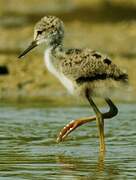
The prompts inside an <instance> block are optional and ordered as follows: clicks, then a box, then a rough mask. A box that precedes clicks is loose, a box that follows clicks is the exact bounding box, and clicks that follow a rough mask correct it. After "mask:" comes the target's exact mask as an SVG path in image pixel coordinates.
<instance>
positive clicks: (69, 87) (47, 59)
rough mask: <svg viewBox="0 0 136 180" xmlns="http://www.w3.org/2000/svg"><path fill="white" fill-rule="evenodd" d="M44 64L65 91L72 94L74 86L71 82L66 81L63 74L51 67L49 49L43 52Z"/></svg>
mask: <svg viewBox="0 0 136 180" xmlns="http://www.w3.org/2000/svg"><path fill="white" fill-rule="evenodd" d="M44 60H45V64H46V66H47V68H48V70H49V71H50V72H51V73H52V74H54V75H55V76H56V77H57V78H58V79H59V80H60V81H61V83H62V84H63V85H64V86H65V87H66V88H67V90H68V91H69V92H70V93H71V94H73V93H74V85H73V82H72V81H71V80H70V79H68V78H67V77H66V76H65V75H64V74H63V73H61V72H59V71H58V70H57V69H56V68H55V67H54V65H53V63H52V61H53V60H52V58H51V49H47V50H46V51H45V56H44Z"/></svg>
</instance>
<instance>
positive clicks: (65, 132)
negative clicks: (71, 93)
mask: <svg viewBox="0 0 136 180" xmlns="http://www.w3.org/2000/svg"><path fill="white" fill-rule="evenodd" d="M105 101H106V102H107V104H108V105H109V108H110V109H109V111H108V112H106V113H102V116H103V118H104V119H108V118H112V117H114V116H115V115H117V112H118V109H117V107H116V106H115V105H114V104H113V102H112V101H111V100H110V99H108V98H107V99H105ZM95 120H96V116H91V117H84V118H80V119H76V120H73V121H71V122H70V123H68V124H67V125H66V126H65V127H64V128H62V129H61V131H60V133H59V135H58V138H57V142H61V141H63V140H64V139H65V138H66V137H67V136H68V135H69V134H70V133H71V132H72V131H74V130H75V129H76V128H77V127H79V126H81V125H83V124H86V123H88V122H92V121H95Z"/></svg>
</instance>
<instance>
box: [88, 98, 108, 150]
mask: <svg viewBox="0 0 136 180" xmlns="http://www.w3.org/2000/svg"><path fill="white" fill-rule="evenodd" d="M86 97H87V99H88V101H89V103H90V105H91V106H92V108H93V110H94V112H95V113H96V123H97V126H98V131H99V138H100V151H101V152H104V151H105V141H104V120H103V116H102V113H101V112H100V111H99V109H98V108H97V106H96V104H95V103H94V101H93V100H92V98H91V97H90V96H89V95H87V96H86Z"/></svg>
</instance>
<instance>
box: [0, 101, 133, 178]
mask: <svg viewBox="0 0 136 180" xmlns="http://www.w3.org/2000/svg"><path fill="white" fill-rule="evenodd" d="M119 109H120V112H119V115H118V116H117V117H115V118H113V119H112V120H105V133H106V144H107V152H106V155H105V160H104V161H103V160H102V159H101V158H100V157H99V152H98V137H97V128H96V124H95V122H92V123H88V124H86V125H84V126H82V127H80V128H79V129H77V130H76V131H75V132H73V133H72V134H71V136H69V138H68V139H67V140H66V141H65V142H63V143H60V144H57V143H56V142H55V140H56V135H57V134H58V132H59V130H60V129H61V128H62V127H63V126H64V125H65V124H66V123H68V122H69V121H70V120H72V119H74V118H78V117H83V116H86V115H90V114H93V112H92V111H91V110H90V109H89V108H85V107H84V108H83V107H77V108H46V107H42V108H33V107H29V108H28V107H27V108H25V107H24V108H17V107H15V106H14V107H10V106H6V107H0V179H2V180H5V179H6V180H12V179H14V180H15V179H18V180H21V179H40V180H42V179H66V180H67V179H73V180H77V179H104V180H105V179H135V178H136V156H135V155H136V131H135V127H136V111H135V110H136V104H132V105H131V104H127V105H119Z"/></svg>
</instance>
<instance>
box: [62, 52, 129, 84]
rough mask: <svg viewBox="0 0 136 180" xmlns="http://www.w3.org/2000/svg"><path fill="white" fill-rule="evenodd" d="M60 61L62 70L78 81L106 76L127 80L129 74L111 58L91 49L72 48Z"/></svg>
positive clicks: (104, 77)
mask: <svg viewBox="0 0 136 180" xmlns="http://www.w3.org/2000/svg"><path fill="white" fill-rule="evenodd" d="M60 63H61V66H60V67H61V72H62V73H63V74H64V75H65V76H67V77H69V78H71V79H73V80H76V81H77V82H80V81H81V82H82V81H91V80H98V79H106V78H112V79H114V80H123V81H126V80H127V74H126V73H124V72H122V71H121V70H120V69H119V68H118V67H117V66H116V65H115V64H113V63H112V61H111V60H110V59H109V58H107V57H106V56H104V55H102V54H100V53H98V52H96V51H92V50H90V49H70V50H69V51H67V52H66V55H65V57H64V58H63V59H62V61H60Z"/></svg>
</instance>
